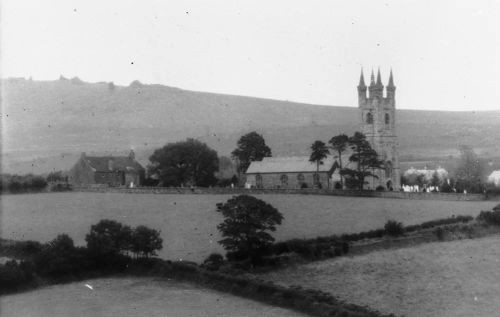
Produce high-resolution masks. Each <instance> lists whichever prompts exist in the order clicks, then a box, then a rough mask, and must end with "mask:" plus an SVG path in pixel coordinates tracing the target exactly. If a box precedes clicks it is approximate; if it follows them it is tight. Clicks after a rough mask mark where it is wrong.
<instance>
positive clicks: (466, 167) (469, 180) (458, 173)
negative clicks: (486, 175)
mask: <svg viewBox="0 0 500 317" xmlns="http://www.w3.org/2000/svg"><path fill="white" fill-rule="evenodd" d="M483 171H484V166H483V164H482V162H481V160H480V159H479V157H478V156H477V154H476V153H475V152H474V150H473V149H472V148H471V147H470V146H467V145H463V146H461V147H460V157H459V160H458V167H457V169H456V170H455V179H456V184H455V187H456V188H457V191H459V192H463V191H464V190H466V191H467V192H473V193H474V192H476V193H480V192H482V191H483V187H484V186H483V182H482V180H483Z"/></svg>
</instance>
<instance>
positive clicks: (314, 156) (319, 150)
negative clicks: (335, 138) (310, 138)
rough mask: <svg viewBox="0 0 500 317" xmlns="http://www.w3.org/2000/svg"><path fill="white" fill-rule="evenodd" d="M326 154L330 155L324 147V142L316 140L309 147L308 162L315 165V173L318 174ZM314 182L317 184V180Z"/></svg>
mask: <svg viewBox="0 0 500 317" xmlns="http://www.w3.org/2000/svg"><path fill="white" fill-rule="evenodd" d="M328 154H330V151H329V150H328V148H327V147H326V144H325V142H323V141H319V140H317V141H314V143H313V144H312V145H311V156H310V157H309V162H313V163H316V173H319V166H320V165H321V164H323V160H324V159H325V158H326V157H327V155H328ZM315 180H316V182H318V183H319V179H315ZM315 185H319V184H315Z"/></svg>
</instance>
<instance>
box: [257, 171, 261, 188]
mask: <svg viewBox="0 0 500 317" xmlns="http://www.w3.org/2000/svg"><path fill="white" fill-rule="evenodd" d="M255 183H256V184H255V185H256V186H257V188H262V175H260V174H257V175H255Z"/></svg>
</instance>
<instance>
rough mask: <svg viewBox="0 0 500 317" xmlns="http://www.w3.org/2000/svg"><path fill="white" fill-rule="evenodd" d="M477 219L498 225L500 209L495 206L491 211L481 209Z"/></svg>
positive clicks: (499, 223) (499, 222)
mask: <svg viewBox="0 0 500 317" xmlns="http://www.w3.org/2000/svg"><path fill="white" fill-rule="evenodd" d="M497 207H498V206H497ZM477 220H478V221H482V222H485V223H487V224H491V225H496V226H498V225H500V209H497V208H496V207H495V210H493V211H481V213H479V216H477Z"/></svg>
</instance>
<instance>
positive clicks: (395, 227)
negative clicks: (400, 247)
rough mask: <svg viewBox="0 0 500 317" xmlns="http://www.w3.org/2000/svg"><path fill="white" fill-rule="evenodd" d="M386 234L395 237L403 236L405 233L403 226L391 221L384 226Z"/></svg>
mask: <svg viewBox="0 0 500 317" xmlns="http://www.w3.org/2000/svg"><path fill="white" fill-rule="evenodd" d="M384 230H385V232H386V233H387V234H388V235H390V236H393V237H397V236H401V235H403V233H404V228H403V224H402V223H401V222H397V221H395V220H389V221H387V222H386V223H385V225H384Z"/></svg>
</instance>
